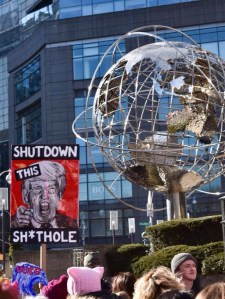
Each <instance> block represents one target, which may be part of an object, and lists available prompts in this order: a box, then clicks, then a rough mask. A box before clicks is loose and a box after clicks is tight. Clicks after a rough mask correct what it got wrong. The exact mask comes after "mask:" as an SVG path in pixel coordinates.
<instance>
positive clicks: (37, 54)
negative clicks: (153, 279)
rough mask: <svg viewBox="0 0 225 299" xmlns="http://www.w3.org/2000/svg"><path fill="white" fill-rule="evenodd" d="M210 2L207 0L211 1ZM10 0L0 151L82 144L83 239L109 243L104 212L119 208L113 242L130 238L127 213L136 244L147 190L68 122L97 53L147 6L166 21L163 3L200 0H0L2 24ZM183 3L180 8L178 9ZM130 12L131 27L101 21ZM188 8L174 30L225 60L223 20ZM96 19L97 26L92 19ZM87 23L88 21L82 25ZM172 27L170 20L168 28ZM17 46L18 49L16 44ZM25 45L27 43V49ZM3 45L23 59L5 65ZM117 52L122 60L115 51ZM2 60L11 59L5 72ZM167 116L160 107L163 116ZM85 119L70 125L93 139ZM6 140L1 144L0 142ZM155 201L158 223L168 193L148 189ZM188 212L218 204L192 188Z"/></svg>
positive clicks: (138, 21)
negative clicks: (10, 146)
mask: <svg viewBox="0 0 225 299" xmlns="http://www.w3.org/2000/svg"><path fill="white" fill-rule="evenodd" d="M207 1H208V0H207ZM210 1H211V0H209V1H208V2H209V3H211V2H212V1H211V2H210ZM9 2H10V3H11V23H10V24H9V25H8V27H7V28H9V29H10V30H12V31H11V35H10V38H9V40H8V44H2V47H0V53H2V54H1V57H0V63H1V65H2V67H1V71H0V86H1V87H2V88H1V89H0V94H1V96H0V105H1V107H2V109H0V116H1V117H0V129H1V131H0V138H1V139H0V151H1V153H2V154H1V156H2V157H3V156H4V150H5V148H7V151H8V146H7V145H8V144H11V143H17V144H26V143H33V144H36V143H37V144H38V143H45V144H48V143H67V142H72V143H78V144H79V145H80V185H79V203H80V207H79V208H80V230H81V243H83V244H84V243H92V244H94V243H111V242H112V239H111V235H112V232H111V231H110V225H109V217H110V211H118V217H119V218H118V223H119V227H118V230H117V231H116V237H117V242H118V243H127V242H130V236H129V231H128V219H129V218H133V217H134V218H135V221H136V231H137V234H136V239H135V241H139V242H142V239H141V232H142V231H143V230H144V227H145V225H146V223H148V222H149V217H148V216H147V212H146V204H147V200H148V192H147V190H144V189H141V188H139V187H137V186H135V185H134V184H132V183H130V182H129V181H127V180H126V179H125V178H124V177H122V176H118V173H117V172H115V170H113V169H112V167H111V166H110V165H109V163H108V162H107V161H106V159H105V158H104V157H103V155H102V154H101V151H100V149H99V148H98V147H97V146H91V147H90V148H87V145H86V143H85V142H84V141H83V140H82V139H76V138H75V136H74V135H73V134H72V132H71V126H72V121H73V120H74V119H75V118H77V117H78V116H79V115H80V114H81V113H82V112H83V111H84V110H85V107H86V98H87V91H88V86H89V84H90V80H91V78H92V76H93V73H94V71H95V69H96V67H97V65H98V63H99V62H100V59H101V58H102V55H103V54H104V53H105V51H106V50H107V49H108V48H109V47H110V46H111V45H112V43H113V42H114V41H115V40H117V39H118V38H119V37H121V36H122V35H123V34H125V33H126V32H127V31H129V30H130V29H134V28H137V27H139V26H140V27H141V26H144V25H149V24H148V23H146V22H148V21H146V20H151V17H152V16H153V13H152V12H151V11H152V9H153V8H154V9H155V8H156V7H157V9H158V12H159V14H160V15H159V18H162V22H163V21H164V23H166V21H167V16H166V14H165V10H167V9H168V8H171V9H173V10H174V11H176V10H182V9H183V10H184V9H186V5H187V4H188V3H189V4H190V7H194V5H195V4H197V3H198V2H199V3H203V0H200V1H181V0H140V1H133V0H109V1H105V0H104V1H101V0H79V1H69V0H68V1H64V0H58V1H54V0H53V1H39V2H40V3H42V4H43V5H41V7H40V6H35V4H36V3H37V2H38V1H34V0H33V1H31V0H30V1H25V0H24V1H20V4H19V0H18V1H15V0H14V1H6V2H2V3H1V2H0V23H1V12H2V15H3V7H2V10H1V5H2V6H3V5H6V4H7V5H8V4H9ZM45 4H46V5H45ZM183 4H185V7H184V6H182V5H183ZM35 7H36V8H35ZM182 7H183V8H182ZM128 13H129V14H132V18H133V19H135V23H134V24H132V25H133V26H135V27H133V28H132V27H131V25H130V24H129V22H128V21H127V22H125V23H124V24H123V25H122V24H119V25H118V23H117V22H118V21H117V19H115V21H114V22H112V23H107V22H110V21H107V20H108V19H109V16H111V15H113V16H114V14H115V18H116V17H118V16H120V15H122V18H124V19H125V20H126V16H127V14H128ZM139 13H140V14H146V18H142V15H140V16H139ZM194 13H195V14H196V15H193V21H192V23H191V22H190V24H189V26H187V24H186V23H185V22H184V21H183V20H181V19H180V20H177V23H176V26H177V27H178V29H181V30H182V31H183V32H184V33H186V34H188V35H189V36H190V37H192V38H193V39H194V40H195V41H196V42H197V43H198V44H199V45H200V46H201V47H203V48H204V49H206V50H209V51H212V52H214V53H215V54H217V55H219V56H220V57H221V58H223V59H225V54H224V53H225V18H224V21H221V20H217V19H216V16H215V18H214V20H213V22H212V21H211V22H209V21H207V22H205V24H204V23H201V24H200V23H196V20H197V19H198V18H197V17H196V16H198V13H200V12H198V11H197V10H196V9H195V12H194ZM205 14H206V16H205V19H206V20H207V14H208V15H210V14H211V11H208V12H207V13H205ZM13 16H15V17H13ZM16 16H17V17H16ZM103 18H104V22H103V21H102V20H103ZM163 18H164V19H163ZM100 19H101V23H100V22H99V23H98V20H100ZM3 20H4V17H2V22H3ZM47 21H48V22H52V23H51V26H49V27H48V26H44V25H43V24H44V23H45V24H46V23H47ZM88 22H89V23H90V24H91V25H88V24H89V23H88ZM106 23H107V24H106ZM100 25H101V26H100ZM172 25H173V24H172V21H171V24H170V26H171V27H172ZM2 26H3V24H2ZM5 26H6V24H5ZM41 26H42V27H41ZM76 27H77V28H78V29H77V31H76ZM100 27H101V28H100ZM0 28H1V24H0ZM39 28H41V29H40V31H41V32H44V33H43V34H45V31H46V32H47V33H46V35H45V36H44V38H43V40H44V42H43V44H41V42H40V45H37V46H36V45H35V42H33V40H34V36H33V35H32V33H33V32H34V30H37V31H35V34H41V33H40V32H39V31H38V30H39ZM6 31H7V30H5V29H3V30H2V31H1V30H0V45H1V36H2V43H3V37H4V34H6ZM1 32H2V34H1ZM70 32H71V34H70ZM16 33H17V34H16ZM28 37H29V38H28ZM162 37H164V38H166V39H168V38H169V39H170V40H178V39H179V38H180V37H178V36H177V35H176V34H175V33H174V32H172V33H171V32H169V31H168V32H166V33H165V32H164V33H163V34H162ZM40 40H41V39H40ZM5 43H6V41H5ZM18 45H20V47H17V46H18ZM29 45H32V49H30V46H29ZM5 46H6V47H8V50H7V51H9V50H12V49H13V48H15V49H14V50H12V52H11V53H15V55H17V53H19V54H22V55H19V54H18V57H20V56H24V58H21V57H20V58H19V59H18V60H20V61H17V60H15V61H13V58H12V54H11V56H10V55H9V62H8V61H7V59H8V58H7V57H8V56H7V53H8V52H7V51H5V50H4V49H5V48H4V47H5ZM35 46H36V48H35ZM121 49H122V54H124V53H126V52H128V51H129V49H128V47H127V45H126V44H125V43H124V45H122V48H121ZM14 51H15V52H14ZM20 51H21V52H20ZM22 51H23V52H22ZM109 54H110V53H109ZM117 55H118V57H120V56H119V55H121V53H118V54H117ZM7 63H9V67H8V71H9V74H8V72H7ZM110 65H111V61H110V60H109V59H105V60H104V64H102V65H101V68H100V69H99V72H98V74H96V77H97V78H99V80H100V79H101V78H102V76H103V75H104V74H105V72H106V71H107V70H108V68H109V66H110ZM8 77H9V78H8ZM8 82H9V83H8ZM8 84H9V86H8ZM8 87H9V90H8ZM9 94H10V97H9ZM166 100H167V99H165V101H166ZM88 105H90V106H91V105H92V103H91V102H89V103H88ZM8 107H9V109H10V110H9V113H8ZM71 107H72V109H71ZM165 113H166V112H165V111H162V114H161V115H162V116H161V117H163V115H165ZM91 117H92V116H91V113H90V116H89V117H88V119H87V122H86V124H84V122H85V120H84V119H82V117H80V118H79V121H78V122H77V123H76V126H77V129H78V130H79V133H80V134H81V136H85V126H87V127H88V129H89V140H90V141H91V142H92V141H93V143H95V137H94V132H93V131H92V121H91ZM159 117H160V115H159ZM9 122H10V126H9ZM8 129H9V132H10V137H9V136H8ZM1 132H2V134H1ZM3 133H4V134H5V135H4V134H3ZM4 138H5V139H4ZM1 142H2V143H1ZM1 144H2V147H1ZM5 144H6V147H4V146H3V145H5ZM89 150H90V151H91V153H90V152H89ZM7 151H6V152H7ZM4 157H5V156H4ZM92 159H93V160H94V162H95V165H93V163H92ZM6 160H7V164H8V165H4V164H1V167H2V170H4V169H7V168H8V167H9V163H10V161H9V157H8V159H6ZM3 167H4V169H3ZM95 167H96V168H97V172H96V169H95ZM102 180H103V181H102ZM103 183H104V184H105V185H106V186H107V187H110V188H111V190H112V193H110V192H109V191H108V190H107V189H106V188H104V185H103ZM222 185H223V184H222V179H221V178H218V179H216V180H215V181H213V182H211V183H210V184H207V185H204V186H203V187H202V190H203V191H206V192H207V191H210V192H214V191H215V190H221V188H222ZM113 194H115V195H116V197H117V198H115V196H114V195H113ZM118 199H120V200H121V201H120V200H118ZM205 200H207V205H205ZM153 202H154V208H155V209H156V211H155V213H154V217H153V220H154V223H156V222H157V221H158V220H165V219H166V210H165V205H166V196H165V195H162V194H160V193H154V197H153ZM187 211H188V213H189V214H190V216H193V217H198V216H203V215H211V214H216V213H218V212H219V211H220V203H219V201H218V199H217V197H215V196H210V195H207V197H206V195H205V194H203V193H198V192H195V193H192V194H191V195H190V196H189V197H187Z"/></svg>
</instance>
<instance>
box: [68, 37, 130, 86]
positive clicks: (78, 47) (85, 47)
mask: <svg viewBox="0 0 225 299" xmlns="http://www.w3.org/2000/svg"><path fill="white" fill-rule="evenodd" d="M115 40H116V39H114V40H112V39H110V40H101V41H98V40H96V41H94V42H87V41H85V42H81V43H80V42H79V43H76V44H74V46H73V69H74V80H83V79H91V78H92V76H93V74H94V71H95V69H96V68H97V65H98V63H99V61H100V59H101V58H102V56H103V55H104V53H105V52H106V51H107V50H108V48H109V47H110V46H111V45H112V44H113V43H114V41H115ZM123 53H125V43H123V44H122V43H121V44H120V52H118V53H116V60H117V59H119V58H120V57H121V56H123V55H122V54H123ZM111 57H112V52H111V51H109V53H108V55H107V56H106V57H105V59H104V61H103V62H102V64H101V66H100V68H99V69H98V72H97V74H96V77H103V76H104V75H105V73H106V72H107V71H108V69H109V68H110V66H111V63H112V61H111Z"/></svg>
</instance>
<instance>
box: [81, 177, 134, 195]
mask: <svg viewBox="0 0 225 299" xmlns="http://www.w3.org/2000/svg"><path fill="white" fill-rule="evenodd" d="M99 175H100V177H101V178H102V179H103V181H104V184H105V185H106V186H107V188H109V190H110V191H111V192H112V194H111V193H110V192H109V191H108V190H107V189H106V188H105V187H104V185H103V184H102V182H101V180H100V179H99V177H98V175H97V174H96V173H88V174H80V184H79V186H80V187H79V188H80V189H79V201H87V200H88V201H93V200H107V199H114V198H115V197H114V195H115V196H117V197H118V198H132V184H131V182H129V181H128V180H126V179H125V178H124V177H123V176H119V177H118V173H117V172H104V173H103V172H100V173H99Z"/></svg>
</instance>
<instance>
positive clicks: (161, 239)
mask: <svg viewBox="0 0 225 299" xmlns="http://www.w3.org/2000/svg"><path fill="white" fill-rule="evenodd" d="M221 220H222V219H221V216H209V217H202V218H189V219H188V218H185V219H175V220H171V221H165V222H163V223H160V224H157V225H153V226H150V227H147V228H146V230H145V233H146V236H147V238H149V239H150V240H151V243H152V245H153V248H154V251H157V250H160V249H163V248H165V247H168V246H173V245H179V244H185V245H189V246H195V245H202V244H207V243H211V242H218V241H222V240H223V234H222V225H221Z"/></svg>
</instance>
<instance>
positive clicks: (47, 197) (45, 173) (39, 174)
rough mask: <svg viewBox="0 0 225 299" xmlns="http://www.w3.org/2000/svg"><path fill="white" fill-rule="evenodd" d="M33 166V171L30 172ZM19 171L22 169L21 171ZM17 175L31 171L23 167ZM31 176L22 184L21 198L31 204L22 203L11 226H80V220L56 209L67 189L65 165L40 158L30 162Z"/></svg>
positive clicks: (45, 227) (43, 227)
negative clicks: (39, 160)
mask: <svg viewBox="0 0 225 299" xmlns="http://www.w3.org/2000/svg"><path fill="white" fill-rule="evenodd" d="M31 169H32V172H31ZM19 171H20V172H19ZM19 171H18V175H20V176H22V175H23V171H24V173H25V174H26V173H28V169H27V168H26V169H25V170H23V169H21V170H19ZM29 173H32V175H31V176H29V177H28V178H25V179H24V180H23V183H22V198H23V201H24V203H25V204H26V205H27V206H28V207H25V206H22V205H21V206H19V207H18V208H17V211H16V215H14V216H13V217H12V219H11V227H12V228H19V227H24V228H36V229H48V228H67V227H74V228H77V227H78V225H77V220H76V219H74V218H71V217H69V216H67V215H63V214H59V213H58V212H57V208H58V206H59V202H60V200H61V198H62V197H63V193H64V191H65V188H66V174H65V169H64V167H63V165H62V164H60V163H58V162H55V161H41V162H37V163H34V164H31V165H29Z"/></svg>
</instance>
